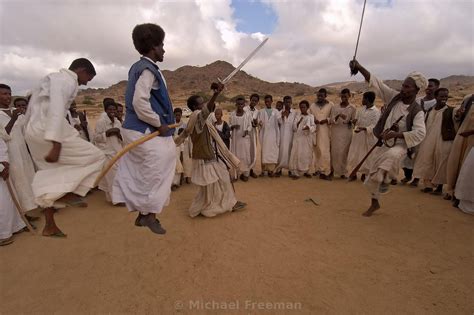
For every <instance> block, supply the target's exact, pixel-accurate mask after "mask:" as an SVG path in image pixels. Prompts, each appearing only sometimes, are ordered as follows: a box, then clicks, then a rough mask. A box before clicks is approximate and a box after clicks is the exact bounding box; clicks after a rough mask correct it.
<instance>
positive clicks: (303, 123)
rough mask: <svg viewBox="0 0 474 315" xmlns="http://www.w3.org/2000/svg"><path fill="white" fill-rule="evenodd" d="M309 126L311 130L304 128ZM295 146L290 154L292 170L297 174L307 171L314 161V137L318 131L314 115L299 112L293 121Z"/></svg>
mask: <svg viewBox="0 0 474 315" xmlns="http://www.w3.org/2000/svg"><path fill="white" fill-rule="evenodd" d="M306 127H308V128H309V130H303V129H304V128H306ZM293 131H294V136H293V147H292V149H291V156H290V170H291V172H293V173H294V174H295V175H302V174H303V173H307V172H308V171H309V169H310V167H311V163H312V161H313V138H314V135H313V134H314V132H315V131H316V125H315V124H314V116H313V115H311V114H307V115H301V114H299V115H298V116H297V117H296V119H295V120H294V121H293Z"/></svg>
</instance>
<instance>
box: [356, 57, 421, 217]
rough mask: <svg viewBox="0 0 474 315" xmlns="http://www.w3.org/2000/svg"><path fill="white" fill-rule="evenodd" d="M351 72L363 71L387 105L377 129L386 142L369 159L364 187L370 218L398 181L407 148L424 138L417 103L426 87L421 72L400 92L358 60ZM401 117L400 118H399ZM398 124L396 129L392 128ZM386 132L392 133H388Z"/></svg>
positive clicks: (371, 85)
mask: <svg viewBox="0 0 474 315" xmlns="http://www.w3.org/2000/svg"><path fill="white" fill-rule="evenodd" d="M350 66H351V70H356V71H360V72H361V73H362V75H363V76H364V78H365V80H366V81H367V82H369V86H370V87H371V88H373V89H374V91H375V93H376V94H377V95H378V96H379V97H380V98H381V99H382V101H383V102H384V103H385V104H387V108H386V109H385V111H384V113H383V114H382V116H381V118H380V119H379V121H378V122H377V125H376V126H375V128H374V134H375V135H376V136H377V137H381V138H382V139H383V140H384V141H385V143H387V144H389V145H392V144H393V146H392V147H387V146H386V145H383V146H381V147H377V148H376V149H375V150H374V151H373V153H372V156H371V157H370V158H371V159H370V161H369V176H368V177H367V179H366V181H365V185H366V187H367V189H368V191H369V193H370V194H371V199H372V202H371V205H370V207H369V208H368V209H367V211H366V212H364V213H363V215H364V216H367V217H369V216H371V215H372V214H373V212H374V211H376V210H378V209H379V208H380V204H379V196H380V193H385V192H387V190H388V187H389V186H388V185H389V183H390V182H391V180H392V179H394V178H396V177H397V175H398V173H399V171H400V163H401V161H402V160H403V158H405V156H406V154H407V153H406V152H407V148H412V147H414V146H416V145H418V144H419V143H421V141H422V140H423V138H424V137H425V123H424V113H423V110H422V109H421V106H420V105H419V104H418V103H417V102H416V94H417V93H418V91H419V90H420V89H423V88H424V87H426V85H427V80H426V78H425V77H424V76H423V75H421V74H420V73H411V74H409V75H408V77H407V78H406V79H405V80H404V81H403V84H402V89H401V91H400V92H398V91H396V90H393V89H392V88H390V87H389V86H387V85H386V84H385V83H383V82H382V80H379V79H378V78H377V77H375V76H374V75H372V74H371V73H370V72H369V71H367V70H366V69H365V68H364V67H362V66H361V65H360V64H359V63H358V62H357V61H356V60H353V61H351V63H350ZM400 118H401V119H400ZM397 121H398V125H397V126H395V128H394V129H395V130H390V128H391V127H392V126H393V125H394V124H395V122H397ZM386 130H390V131H387V132H385V131H386Z"/></svg>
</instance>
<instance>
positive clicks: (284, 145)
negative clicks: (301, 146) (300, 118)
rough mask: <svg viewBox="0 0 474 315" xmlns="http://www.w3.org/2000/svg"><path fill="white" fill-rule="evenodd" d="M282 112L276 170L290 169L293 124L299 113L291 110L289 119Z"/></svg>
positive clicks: (279, 119)
mask: <svg viewBox="0 0 474 315" xmlns="http://www.w3.org/2000/svg"><path fill="white" fill-rule="evenodd" d="M282 113H283V111H281V112H280V117H279V118H278V123H279V124H280V147H279V153H278V165H277V169H276V170H281V169H283V168H285V169H289V168H290V154H291V148H292V146H293V122H294V120H295V118H296V116H297V112H296V111H294V110H293V109H292V110H290V113H289V114H288V117H284V116H283V115H282Z"/></svg>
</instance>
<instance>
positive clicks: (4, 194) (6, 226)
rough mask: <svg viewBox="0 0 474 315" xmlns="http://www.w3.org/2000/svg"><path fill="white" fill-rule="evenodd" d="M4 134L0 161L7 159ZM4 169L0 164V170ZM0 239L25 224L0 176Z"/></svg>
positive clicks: (7, 236)
mask: <svg viewBox="0 0 474 315" xmlns="http://www.w3.org/2000/svg"><path fill="white" fill-rule="evenodd" d="M5 135H6V133H5V134H3V131H2V132H0V162H9V161H8V149H7V145H6V143H5V141H4V140H3V139H5V138H6V137H4V136H5ZM3 169H4V167H3V165H2V164H0V172H2V171H3ZM0 205H1V206H0V240H3V239H7V238H9V237H11V236H12V234H13V233H15V232H18V231H20V230H21V229H23V228H24V227H25V226H26V225H25V223H24V222H23V220H22V219H21V217H20V215H19V214H18V211H17V209H16V208H15V204H14V203H13V200H12V198H11V196H10V192H9V191H8V187H7V183H6V182H5V181H4V180H3V178H1V177H0Z"/></svg>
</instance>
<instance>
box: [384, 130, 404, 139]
mask: <svg viewBox="0 0 474 315" xmlns="http://www.w3.org/2000/svg"><path fill="white" fill-rule="evenodd" d="M393 138H395V139H396V138H403V133H402V132H396V131H393V130H389V131H388V132H385V133H383V134H382V139H384V140H385V141H387V140H389V139H393Z"/></svg>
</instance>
